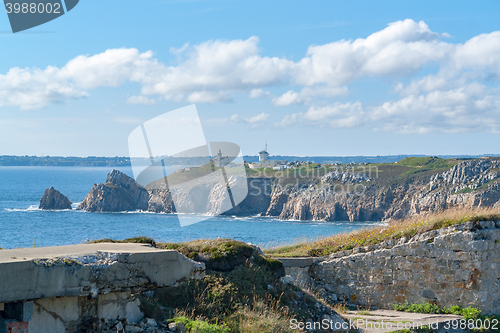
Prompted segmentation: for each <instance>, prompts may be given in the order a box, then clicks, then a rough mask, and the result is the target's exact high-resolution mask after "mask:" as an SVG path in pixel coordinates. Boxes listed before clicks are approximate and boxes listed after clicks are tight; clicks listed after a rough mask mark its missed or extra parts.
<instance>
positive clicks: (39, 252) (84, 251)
mask: <svg viewBox="0 0 500 333" xmlns="http://www.w3.org/2000/svg"><path fill="white" fill-rule="evenodd" d="M161 251H165V250H159V249H157V248H155V247H152V246H151V245H149V244H138V243H96V244H77V245H67V246H50V247H36V248H21V249H10V250H1V251H0V264H2V263H7V262H17V261H26V260H34V259H51V258H69V257H72V256H77V257H82V256H85V255H93V254H98V253H99V252H110V253H143V252H161Z"/></svg>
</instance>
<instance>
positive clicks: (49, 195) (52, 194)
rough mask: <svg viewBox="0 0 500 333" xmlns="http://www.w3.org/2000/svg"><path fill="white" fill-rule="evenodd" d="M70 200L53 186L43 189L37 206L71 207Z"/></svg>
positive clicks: (55, 208)
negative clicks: (43, 191)
mask: <svg viewBox="0 0 500 333" xmlns="http://www.w3.org/2000/svg"><path fill="white" fill-rule="evenodd" d="M71 203H72V202H71V201H69V199H68V198H67V197H66V196H65V195H64V194H62V193H61V192H59V191H58V190H56V189H55V188H54V187H51V188H48V189H46V190H45V193H44V194H43V196H42V198H41V199H40V206H38V208H40V209H44V210H59V209H71Z"/></svg>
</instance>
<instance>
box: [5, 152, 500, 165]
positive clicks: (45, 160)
mask: <svg viewBox="0 0 500 333" xmlns="http://www.w3.org/2000/svg"><path fill="white" fill-rule="evenodd" d="M424 156H428V155H419V154H415V155H387V156H282V155H274V156H270V157H269V159H270V160H286V161H308V162H312V163H339V164H348V163H394V162H398V161H400V160H402V159H403V158H406V157H424ZM481 156H500V154H483V155H438V157H440V158H444V159H449V158H478V157H481ZM198 159H202V158H197V157H167V158H165V160H164V163H165V165H169V166H172V165H196V164H199V162H200V161H198ZM243 159H244V160H245V161H246V162H257V161H258V160H259V158H258V156H249V155H245V156H243ZM145 162H146V161H145ZM0 166H71V167H129V166H130V157H126V156H114V157H111V156H88V157H76V156H28V155H24V156H16V155H0Z"/></svg>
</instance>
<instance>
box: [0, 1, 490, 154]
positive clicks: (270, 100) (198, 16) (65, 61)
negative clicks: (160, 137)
mask: <svg viewBox="0 0 500 333" xmlns="http://www.w3.org/2000/svg"><path fill="white" fill-rule="evenodd" d="M499 80H500V1H497V0H492V1H479V2H472V1H453V2H450V1H401V0H398V1H332V0H328V1H305V0H304V1H290V0H287V1H281V0H277V1H259V0H255V1H236V0H232V1H231V0H218V1H215V0H206V1H205V0H198V1H197V0H186V1H182V0H171V1H169V0H148V1H138V0H135V1H132V0H106V1H102V0H100V1H99V0H82V1H80V3H79V4H78V5H77V6H76V7H75V8H74V9H73V10H72V11H71V12H69V13H67V14H65V15H63V16H61V17H59V18H57V19H55V20H53V21H51V22H48V23H46V24H44V25H41V26H38V27H35V28H32V29H30V30H27V31H24V32H19V33H16V34H13V33H12V31H11V28H10V25H9V20H8V17H7V14H6V13H5V12H4V14H0V155H38V156H40V155H52V156H55V155H62V156H127V155H128V136H129V135H130V134H131V132H132V131H133V130H134V129H135V128H137V127H138V126H139V125H141V124H142V123H144V122H146V121H148V120H149V119H152V118H155V117H157V116H159V115H162V114H164V113H165V112H168V111H172V110H175V109H178V108H182V107H185V106H188V105H192V104H195V105H196V108H197V110H198V114H199V116H200V118H201V123H202V126H203V131H204V134H205V138H206V140H207V141H209V142H217V141H225V142H233V143H236V144H238V145H239V146H240V147H241V149H242V153H243V154H245V155H255V154H257V152H258V151H259V150H261V149H262V148H264V146H265V144H266V142H267V145H268V150H269V153H270V154H271V155H299V156H319V155H320V156H326V155H331V156H350V155H396V154H426V155H457V154H472V155H480V154H499V153H500V145H499V143H500V140H499V139H500V86H499ZM166 144H172V145H175V142H172V143H166Z"/></svg>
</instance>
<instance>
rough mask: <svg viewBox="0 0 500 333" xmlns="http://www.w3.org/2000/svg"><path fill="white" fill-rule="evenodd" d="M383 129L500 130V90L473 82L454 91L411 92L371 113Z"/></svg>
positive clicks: (411, 131) (420, 130)
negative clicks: (418, 93) (417, 93)
mask: <svg viewBox="0 0 500 333" xmlns="http://www.w3.org/2000/svg"><path fill="white" fill-rule="evenodd" d="M370 117H371V119H372V120H373V121H378V122H379V123H380V124H382V125H381V126H382V128H381V129H385V130H391V131H396V132H400V133H427V132H431V131H435V130H438V131H443V132H465V131H492V132H499V130H500V90H499V89H498V88H496V89H488V88H487V87H486V86H484V85H481V84H478V83H471V84H468V85H465V86H463V87H460V88H455V89H450V90H437V91H431V92H428V93H425V94H420V95H415V94H412V95H408V96H405V97H404V98H402V99H400V100H398V101H395V102H386V103H384V104H383V105H381V106H379V107H376V108H374V109H373V110H372V112H371V113H370Z"/></svg>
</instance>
